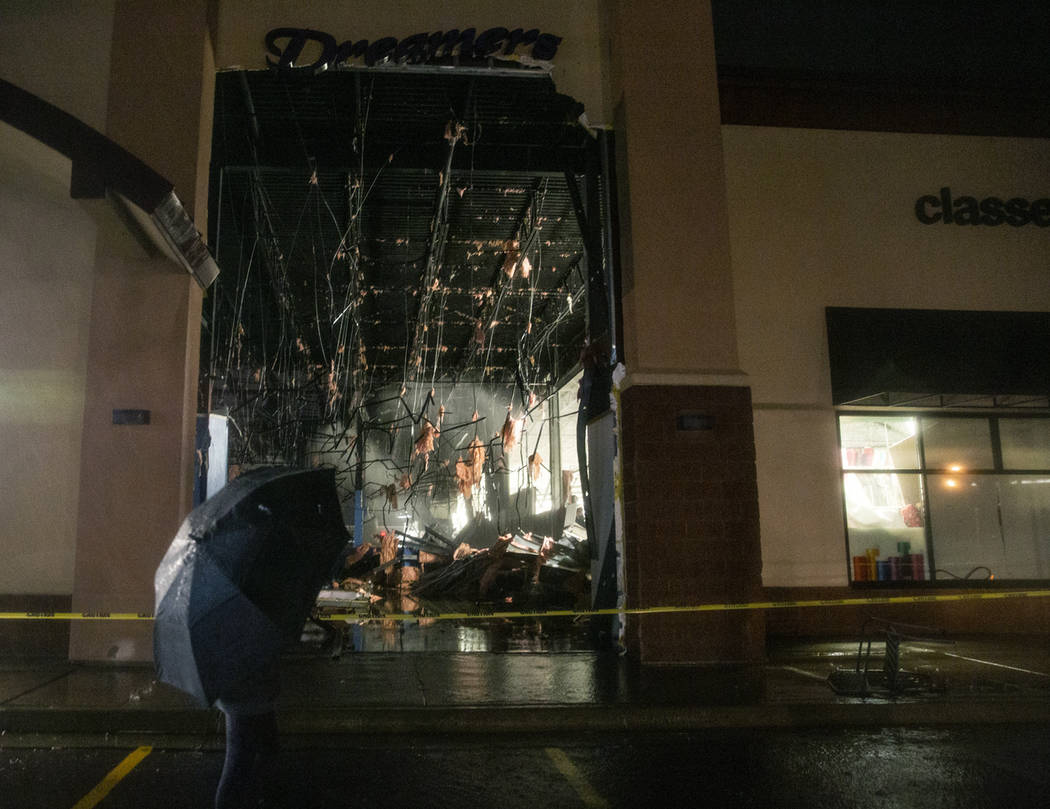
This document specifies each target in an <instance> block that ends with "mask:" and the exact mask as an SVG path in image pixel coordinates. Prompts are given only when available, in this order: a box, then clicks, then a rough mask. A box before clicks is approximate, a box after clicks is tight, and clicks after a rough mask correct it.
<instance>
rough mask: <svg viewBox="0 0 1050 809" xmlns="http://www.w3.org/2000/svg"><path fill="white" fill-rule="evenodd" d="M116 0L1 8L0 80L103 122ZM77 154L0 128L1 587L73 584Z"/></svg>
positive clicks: (83, 348) (78, 338)
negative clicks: (69, 155)
mask: <svg viewBox="0 0 1050 809" xmlns="http://www.w3.org/2000/svg"><path fill="white" fill-rule="evenodd" d="M113 5H114V4H113V2H107V1H106V0H99V2H94V3H83V2H74V0H25V1H24V2H19V3H14V4H7V7H5V8H4V11H3V29H4V39H5V42H4V47H3V48H2V49H0V77H2V78H3V79H5V80H6V81H9V82H11V83H13V84H16V85H18V86H20V87H22V88H24V89H26V90H28V91H30V92H32V93H34V94H36V95H38V96H40V97H41V98H43V99H44V100H46V101H49V102H50V103H52V104H55V105H57V106H59V107H61V108H62V109H64V110H66V111H67V112H69V113H71V114H73V115H75V116H76V117H78V118H80V119H81V120H82V121H84V122H85V123H87V124H89V125H90V126H92V127H94V128H96V129H99V130H103V131H104V130H105V119H106V104H107V97H108V87H109V83H108V74H109V54H110V40H111V30H112V25H113ZM70 165H71V164H70V162H69V160H67V159H65V158H64V157H62V156H61V155H59V154H57V153H56V152H53V151H51V150H50V149H48V148H47V147H45V146H43V145H42V144H40V143H38V142H36V141H34V140H33V139H32V138H30V137H29V136H27V135H25V134H23V133H21V132H19V131H17V130H15V129H13V128H12V127H9V126H6V125H0V285H2V288H3V292H2V294H0V457H3V458H4V459H5V461H4V464H3V467H2V469H0V551H2V553H3V558H4V564H3V566H2V567H0V593H4V594H47V595H60V596H62V595H64V596H69V594H70V593H71V592H72V588H73V560H74V555H75V550H76V530H77V529H76V515H77V504H78V499H79V481H80V450H81V435H80V432H81V424H82V417H83V406H84V384H85V374H86V363H87V341H88V328H89V319H90V311H91V283H92V270H93V266H94V258H95V244H96V224H95V220H94V219H92V217H91V216H90V215H89V214H88V212H87V211H86V210H85V209H84V208H83V207H82V206H80V205H79V204H78V203H77V202H75V201H74V200H72V199H70V196H69V180H70V177H69V175H70Z"/></svg>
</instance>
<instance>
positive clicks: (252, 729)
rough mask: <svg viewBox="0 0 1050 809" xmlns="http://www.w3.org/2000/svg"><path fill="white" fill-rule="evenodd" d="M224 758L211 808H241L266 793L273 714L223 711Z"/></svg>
mask: <svg viewBox="0 0 1050 809" xmlns="http://www.w3.org/2000/svg"><path fill="white" fill-rule="evenodd" d="M225 716H226V760H225V762H224V763H223V768H222V776H221V777H220V778H219V786H218V789H217V790H216V792H215V809H243V807H248V806H252V805H253V802H252V801H253V796H254V798H256V799H257V798H258V797H259V796H262V795H264V794H265V792H266V788H265V787H266V784H265V781H266V780H267V774H268V772H269V771H270V769H271V767H270V766H269V760H270V759H271V758H272V756H273V754H274V753H276V751H277V714H276V712H275V711H268V712H267V713H259V714H241V713H231V712H229V711H226V712H225Z"/></svg>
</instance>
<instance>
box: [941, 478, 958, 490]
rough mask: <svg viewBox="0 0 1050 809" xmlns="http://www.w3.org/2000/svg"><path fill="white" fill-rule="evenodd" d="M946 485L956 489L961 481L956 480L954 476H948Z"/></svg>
mask: <svg viewBox="0 0 1050 809" xmlns="http://www.w3.org/2000/svg"><path fill="white" fill-rule="evenodd" d="M944 485H945V486H947V487H948V488H949V489H954V488H955V487H956V486H958V485H959V481H957V480H955V479H954V478H948V479H947V480H946V481H944Z"/></svg>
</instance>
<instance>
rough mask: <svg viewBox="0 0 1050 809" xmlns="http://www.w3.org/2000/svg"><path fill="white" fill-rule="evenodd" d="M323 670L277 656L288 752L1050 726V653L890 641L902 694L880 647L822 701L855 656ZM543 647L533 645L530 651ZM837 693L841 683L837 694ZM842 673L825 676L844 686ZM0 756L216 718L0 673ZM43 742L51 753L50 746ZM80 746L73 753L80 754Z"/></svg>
mask: <svg viewBox="0 0 1050 809" xmlns="http://www.w3.org/2000/svg"><path fill="white" fill-rule="evenodd" d="M369 631H371V630H367V629H366V631H365V632H364V633H360V632H359V633H358V634H357V637H356V646H355V647H354V648H355V649H358V651H349V650H347V651H343V652H342V653H341V654H339V655H338V656H333V655H332V653H331V652H330V651H328V650H326V649H325V648H324V646H323V645H322V644H321V643H316V644H315V643H309V642H305V643H303V644H300V646H299V647H297V648H296V649H295V650H294V651H292V652H290V653H289V654H288V655H286V656H285V659H284V661H283V666H282V695H281V700H280V703H279V721H280V725H281V728H282V732H283V733H284V734H285V735H286V736H287V737H288V738H290V739H295V740H296V743H306V740H307V739H308V738H309V737H311V736H321V735H324V736H330V735H338V734H360V735H362V736H364V735H369V736H374V735H380V734H397V733H406V734H431V735H434V734H454V733H505V732H508V733H530V732H573V733H575V732H591V731H597V732H609V731H626V732H642V731H658V730H703V729H712V728H750V727H802V726H829V725H869V726H915V725H944V724H960V723H968V724H974V723H1005V722H1018V723H1020V722H1025V723H1032V722H1038V723H1047V724H1050V639H1047V638H1045V637H1041V636H1040V637H1005V638H1004V637H998V638H960V639H954V640H952V641H951V642H950V643H947V644H928V643H921V642H912V643H905V644H903V645H902V646H901V650H900V669H901V671H902V672H904V675H903V676H904V679H905V682H906V685H907V687H906V688H905V689H904V690H903V691H901V692H899V693H893V692H890V691H889V690H888V689H886V688H885V687H880V684H879V680H880V674H879V672H881V670H882V666H883V645H882V644H881V643H874V644H873V645H872V648H871V657H870V660H869V661H868V663H867V666H868V668H869V670H870V671H871V675H870V678H869V679H870V685H871V687H872V692H871V693H869V694H867V695H860V694H859V693H845V694H844V693H837V692H836V690H834V689H833V688H832V686H831V685H830V684H829V680H828V677H829V674H832V673H833V672H834V671H836V670H846V671H853V672H855V671H856V667H857V661H858V643H857V642H856V641H849V642H845V641H844V642H826V641H815V642H814V641H771V642H770V644H769V648H768V657H767V660H766V661H765V662H764V663H763V664H762V665H755V666H749V667H729V666H700V667H697V666H639V665H637V664H636V663H635V662H633V661H632V660H630V659H628V658H626V657H621V656H618V655H616V654H614V653H611V652H601V651H595V650H593V649H586V648H581V646H582V644H579V643H566V644H563V645H562V647H561V648H559V645H558V643H556V642H555V643H550V642H548V643H547V644H546V645H545V648H544V650H542V651H525V650H515V647H514V646H513V645H511V646H509V647H498V648H499V649H500V650H493V649H492V648H487V649H479V650H478V651H464V650H463V649H464V648H467V649H470V648H475V647H477V646H481V647H484V644H478V643H477V637H480V636H477V637H475V636H472V635H471V634H470V633H469V632H467V633H465V632H462V631H460V630H457V629H456V628H455V627H450V626H447V627H443V628H442V630H441V635H442V637H441V638H440V639H437V630H434V632H433V633H431V636H430V637H429V638H428V637H427V636H426V633H421V634H420V637H419V638H416V639H415V640H413V641H410V642H409V643H408V645H407V647H406V644H405V640H404V636H403V635H402V637H401V639H400V642H397V641H396V640H394V641H392V642H390V643H387V642H386V641H384V640H383V637H382V636H381V635H379V634H378V629H376V630H375V634H374V637H372V642H369V637H370V636H369V634H368V632H369ZM541 646H542V645H541ZM839 680H841V681H842V682H839ZM858 681H859V678H858V677H856V676H855V675H845V676H842V677H839V678H838V679H837V680H836V682H837V684H839V685H840V686H841V685H842V683H845V684H846V686H847V687H856V686H857V683H858ZM0 731H2V734H3V735H2V736H0V747H2V746H5V745H7V746H13V745H24V744H38V743H43V744H67V743H71V742H70V740H71V739H72V738H74V737H76V738H78V739H80V740H82V742H81V743H95V744H121V745H126V744H128V743H132V742H134V743H141V744H153V745H158V744H161V742H160V740H161V739H163V740H164V741H163V744H166V745H168V746H192V747H210V746H213V745H221V744H222V741H223V736H222V732H223V731H222V718H221V714H219V713H218V712H217V711H215V710H211V709H201V708H199V707H197V706H195V705H194V704H193V703H192V702H191V701H190V700H189V698H188V697H186V696H185V695H183V694H182V693H180V692H178V691H176V690H175V689H172V688H171V687H169V686H167V685H165V684H163V683H158V682H157V681H156V679H155V677H154V672H153V668H152V666H149V665H141V664H132V665H129V664H123V665H106V664H75V663H69V662H65V661H58V660H32V659H29V658H26V659H23V660H21V661H14V660H9V661H6V662H5V661H0ZM56 739H57V741H56ZM84 740H86V741H84Z"/></svg>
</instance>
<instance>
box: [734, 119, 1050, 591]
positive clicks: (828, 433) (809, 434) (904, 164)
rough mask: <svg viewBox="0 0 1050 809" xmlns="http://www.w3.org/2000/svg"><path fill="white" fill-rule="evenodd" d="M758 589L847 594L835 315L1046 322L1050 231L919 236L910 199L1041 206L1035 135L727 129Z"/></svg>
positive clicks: (1042, 183) (1043, 150)
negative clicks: (1006, 316) (830, 325)
mask: <svg viewBox="0 0 1050 809" xmlns="http://www.w3.org/2000/svg"><path fill="white" fill-rule="evenodd" d="M722 134H723V143H724V149H725V166H726V177H727V193H728V201H729V221H730V240H731V241H730V244H731V251H732V256H733V288H734V294H735V307H736V323H737V330H738V344H739V350H740V359H741V366H742V368H743V369H744V370H745V371H746V372H747V374H748V376H749V379H750V381H751V385H752V397H753V403H754V413H755V420H754V424H755V444H756V458H757V469H758V491H759V510H760V514H761V535H762V582H763V584H764V585H765V586H767V587H792V586H824V587H827V586H844V585H845V584H846V583H847V560H846V550H845V537H844V528H843V518H842V502H841V494H840V491H841V483H840V473H839V465H838V449H837V436H836V428H835V419H834V411H833V410H832V406H831V386H830V376H829V368H828V350H827V344H826V335H825V325H824V308H825V307H826V306H861V307H897V308H920V309H921V308H930V309H989V310H1028V311H1032V310H1035V311H1046V310H1048V309H1050V283H1048V278H1047V259H1048V257H1050V242H1048V237H1050V233H1048V232H1047V229H1046V228H1040V227H1037V226H1035V225H1034V224H1029V225H1027V226H1025V227H1020V228H1015V227H1010V226H1008V225H1001V226H998V227H969V226H956V225H954V224H953V225H942V224H938V225H936V226H934V225H923V224H921V223H920V222H919V221H918V220H917V219H916V217H915V214H914V205H915V201H916V199H918V197H920V196H922V195H924V194H934V195H937V194H938V193H939V189H940V188H941V187H943V186H949V187H951V189H952V190H953V192H954V193H955V195H956V196H959V195H962V194H970V195H972V196H976V197H977V198H983V197H985V196H991V195H994V196H1000V197H1003V198H1004V199H1005V198H1010V197H1014V196H1018V197H1026V198H1028V199H1038V198H1041V197H1046V196H1047V187H1046V177H1047V176H1048V172H1050V144H1048V143H1047V142H1046V141H1044V140H1039V139H1021V138H1016V139H1010V138H992V137H964V136H948V135H916V134H895V133H871V132H836V131H828V130H806V129H790V128H762V127H743V126H726V127H723V131H722Z"/></svg>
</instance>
